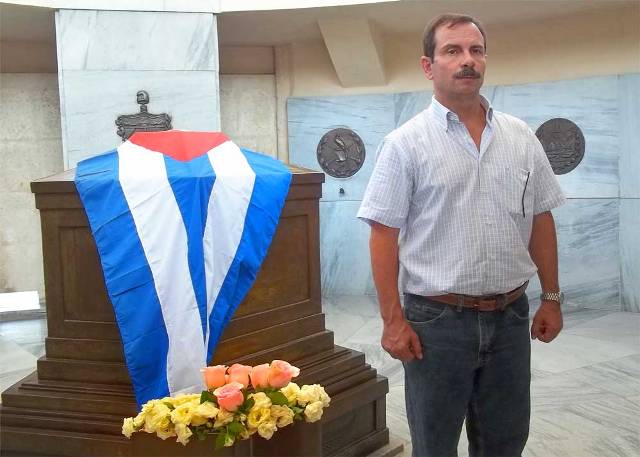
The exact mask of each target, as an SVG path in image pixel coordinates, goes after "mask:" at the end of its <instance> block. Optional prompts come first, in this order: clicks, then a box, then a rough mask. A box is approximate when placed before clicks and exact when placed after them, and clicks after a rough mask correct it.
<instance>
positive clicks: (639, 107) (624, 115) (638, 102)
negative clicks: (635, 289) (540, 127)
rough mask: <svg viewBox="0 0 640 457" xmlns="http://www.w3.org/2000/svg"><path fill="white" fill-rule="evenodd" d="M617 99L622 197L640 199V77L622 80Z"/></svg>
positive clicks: (633, 76)
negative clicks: (618, 107)
mask: <svg viewBox="0 0 640 457" xmlns="http://www.w3.org/2000/svg"><path fill="white" fill-rule="evenodd" d="M618 99H619V103H620V126H619V129H620V162H619V164H620V197H621V198H640V160H639V159H638V157H640V128H638V126H639V125H640V75H639V74H631V75H622V76H620V77H619V85H618ZM638 297H640V296H638Z"/></svg>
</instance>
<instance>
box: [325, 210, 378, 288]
mask: <svg viewBox="0 0 640 457" xmlns="http://www.w3.org/2000/svg"><path fill="white" fill-rule="evenodd" d="M359 207H360V202H359V201H352V202H321V203H320V265H321V266H322V272H321V281H322V294H323V295H338V294H343V295H362V294H373V293H374V288H373V280H372V276H371V260H370V257H369V226H368V225H367V224H365V223H364V222H361V221H360V220H358V219H357V218H356V213H357V212H358V208H359Z"/></svg>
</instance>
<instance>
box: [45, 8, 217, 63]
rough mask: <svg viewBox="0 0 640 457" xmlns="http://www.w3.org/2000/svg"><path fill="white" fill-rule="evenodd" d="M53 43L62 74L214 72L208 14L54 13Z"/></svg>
mask: <svg viewBox="0 0 640 457" xmlns="http://www.w3.org/2000/svg"><path fill="white" fill-rule="evenodd" d="M56 41H57V46H58V67H59V68H60V69H62V70H209V71H211V70H218V44H217V31H216V17H215V16H214V15H213V14H208V13H174V12H152V11H147V12H141V11H96V10H60V11H58V12H57V13H56Z"/></svg>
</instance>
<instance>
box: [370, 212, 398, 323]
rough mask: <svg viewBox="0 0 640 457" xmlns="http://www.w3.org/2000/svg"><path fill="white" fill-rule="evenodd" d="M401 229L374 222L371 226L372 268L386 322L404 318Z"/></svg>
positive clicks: (381, 312)
mask: <svg viewBox="0 0 640 457" xmlns="http://www.w3.org/2000/svg"><path fill="white" fill-rule="evenodd" d="M399 233H400V229H396V228H392V227H387V226H384V225H381V224H377V223H374V224H373V225H372V226H371V239H370V240H369V248H370V251H371V269H372V271H373V282H374V283H375V285H376V290H377V292H378V301H379V302H380V314H381V315H382V320H383V321H384V322H387V323H388V322H392V321H394V320H396V319H397V318H402V309H401V307H400V294H399V292H398V234H399Z"/></svg>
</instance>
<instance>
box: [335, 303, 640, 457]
mask: <svg viewBox="0 0 640 457" xmlns="http://www.w3.org/2000/svg"><path fill="white" fill-rule="evenodd" d="M323 308H324V311H325V313H326V315H327V328H329V329H331V330H333V331H334V332H335V336H336V342H337V344H341V345H344V346H347V347H351V348H354V349H357V350H361V351H362V352H364V353H365V354H366V358H367V362H368V363H370V364H372V365H373V366H374V367H375V368H377V369H378V371H379V372H380V373H381V374H383V375H384V376H387V377H388V378H389V390H390V392H389V394H388V396H387V425H388V426H389V429H390V430H391V433H393V434H394V435H396V436H397V437H399V438H400V439H404V440H406V442H407V444H406V446H405V452H404V454H403V455H406V456H409V455H411V451H410V450H411V445H410V436H409V428H408V425H407V419H406V412H405V405H404V372H403V369H402V364H401V363H400V362H398V361H397V360H394V359H392V358H391V357H389V355H388V354H386V353H385V352H384V351H383V350H382V349H381V348H380V344H379V341H380V338H381V336H382V324H381V322H380V318H379V317H378V311H377V303H376V299H375V298H373V297H362V296H334V297H325V298H324V300H323ZM535 310H536V308H535V306H532V315H533V313H534V312H535ZM427 350H428V349H427ZM531 400H532V419H531V433H530V437H529V442H528V444H527V447H526V448H525V451H524V453H523V456H524V457H549V456H554V457H555V456H562V457H582V456H585V457H586V456H598V457H600V456H603V457H605V456H606V457H609V456H611V457H613V456H616V457H632V456H636V455H639V454H640V441H639V440H638V432H639V431H640V414H638V413H639V412H640V315H638V314H636V313H625V312H619V311H618V312H616V311H612V310H590V309H576V308H568V309H567V310H566V311H565V314H564V330H563V332H562V333H561V334H560V335H559V336H558V338H557V340H556V341H554V342H552V343H550V344H545V343H540V342H538V341H534V342H532V384H531ZM466 446H467V441H466V438H465V434H464V430H463V433H462V437H461V439H460V444H459V446H458V452H459V455H460V456H467V455H468V453H467V450H466Z"/></svg>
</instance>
